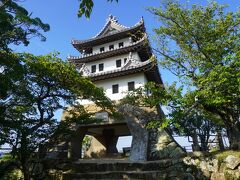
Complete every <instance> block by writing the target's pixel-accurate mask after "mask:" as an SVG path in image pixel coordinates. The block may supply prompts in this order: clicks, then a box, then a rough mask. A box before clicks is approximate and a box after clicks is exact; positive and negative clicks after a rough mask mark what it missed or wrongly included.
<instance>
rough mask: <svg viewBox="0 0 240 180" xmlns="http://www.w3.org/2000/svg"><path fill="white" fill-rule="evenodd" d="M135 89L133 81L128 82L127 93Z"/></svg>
mask: <svg viewBox="0 0 240 180" xmlns="http://www.w3.org/2000/svg"><path fill="white" fill-rule="evenodd" d="M134 89H135V86H134V81H131V82H128V91H133V90H134Z"/></svg>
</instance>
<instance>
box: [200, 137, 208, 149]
mask: <svg viewBox="0 0 240 180" xmlns="http://www.w3.org/2000/svg"><path fill="white" fill-rule="evenodd" d="M199 137H200V141H201V151H208V138H207V137H206V136H205V135H199Z"/></svg>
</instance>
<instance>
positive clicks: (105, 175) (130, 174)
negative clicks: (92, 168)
mask: <svg viewBox="0 0 240 180" xmlns="http://www.w3.org/2000/svg"><path fill="white" fill-rule="evenodd" d="M186 177H187V174H184V173H183V172H177V171H144V172H142V171H106V172H92V173H90V172H89V173H66V174H64V175H63V180H83V179H88V180H89V179H104V180H106V179H131V180H132V179H147V180H148V179H149V180H150V179H155V180H158V179H159V180H160V179H161V180H162V179H171V180H172V179H189V178H186Z"/></svg>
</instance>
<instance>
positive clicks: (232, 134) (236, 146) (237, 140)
mask: <svg viewBox="0 0 240 180" xmlns="http://www.w3.org/2000/svg"><path fill="white" fill-rule="evenodd" d="M239 126H240V125H235V126H232V127H228V129H227V133H228V139H229V144H230V149H233V150H240V127H239Z"/></svg>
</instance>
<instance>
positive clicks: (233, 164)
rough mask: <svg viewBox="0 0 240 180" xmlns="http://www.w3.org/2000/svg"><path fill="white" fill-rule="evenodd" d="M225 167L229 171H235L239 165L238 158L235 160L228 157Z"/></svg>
mask: <svg viewBox="0 0 240 180" xmlns="http://www.w3.org/2000/svg"><path fill="white" fill-rule="evenodd" d="M225 162H226V166H227V167H228V168H229V169H235V168H236V167H237V166H238V165H239V164H240V158H237V157H235V156H233V155H229V156H228V157H227V158H226V159H225Z"/></svg>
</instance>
